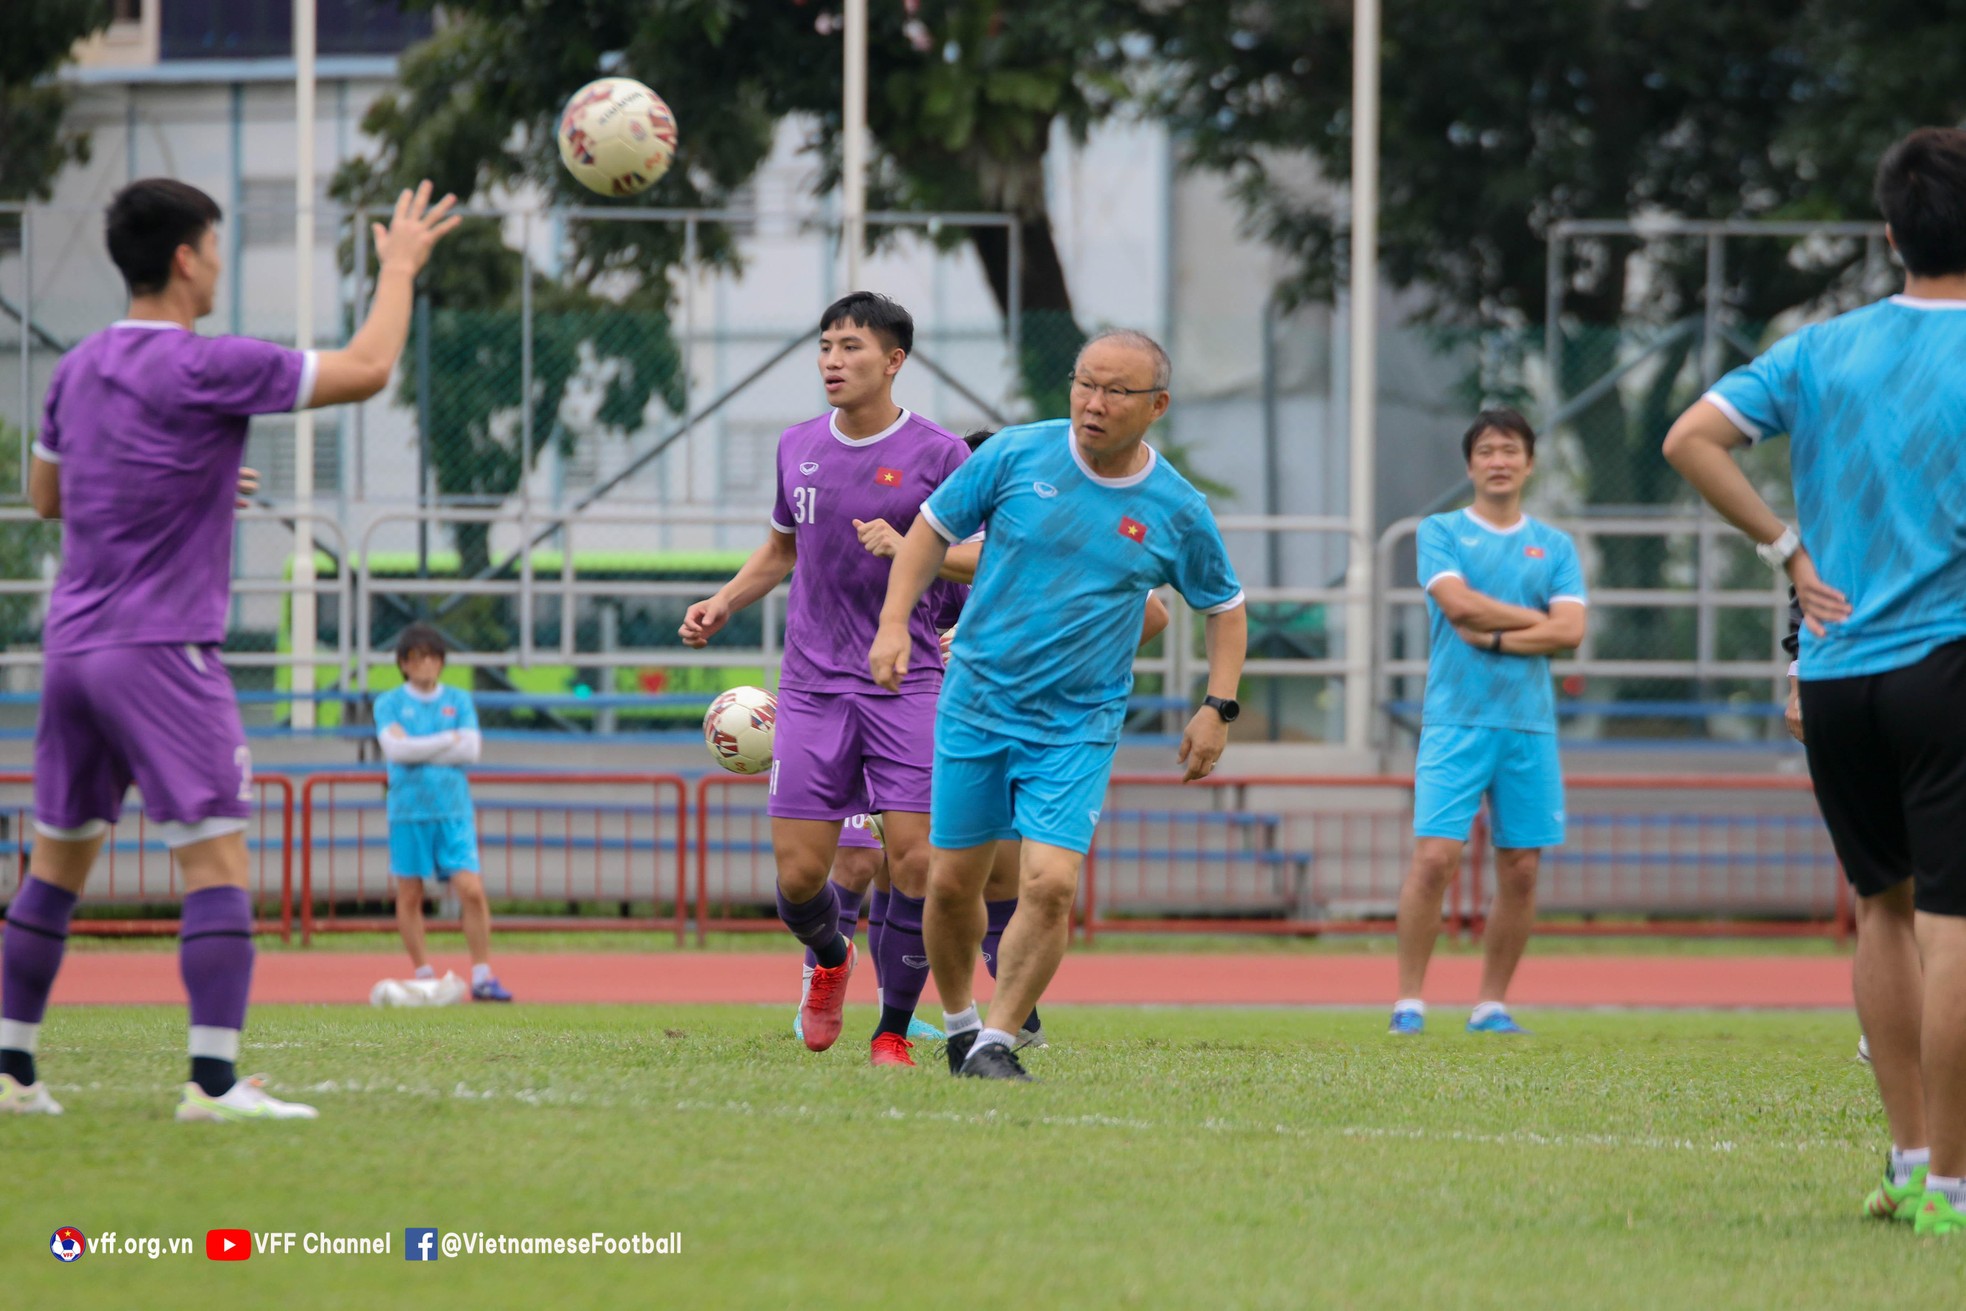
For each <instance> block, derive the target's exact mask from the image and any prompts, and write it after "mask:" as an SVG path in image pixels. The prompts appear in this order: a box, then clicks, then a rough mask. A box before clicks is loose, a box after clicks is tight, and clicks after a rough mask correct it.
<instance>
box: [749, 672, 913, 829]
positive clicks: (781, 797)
mask: <svg viewBox="0 0 1966 1311" xmlns="http://www.w3.org/2000/svg"><path fill="white" fill-rule="evenodd" d="M934 771H935V694H934V693H932V692H930V693H921V694H916V695H902V696H889V695H887V694H886V693H873V692H802V691H800V690H798V689H797V688H780V689H779V691H778V724H777V728H776V730H775V732H774V734H773V744H772V760H771V804H770V807H769V809H770V812H771V814H772V815H773V816H775V817H776V818H779V819H846V818H848V817H849V816H852V815H858V814H860V813H861V812H863V811H868V810H906V811H912V812H914V813H915V814H920V815H926V814H927V813H928V789H929V778H930V777H931V776H932V775H933V773H934Z"/></svg>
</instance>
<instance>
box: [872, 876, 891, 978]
mask: <svg viewBox="0 0 1966 1311" xmlns="http://www.w3.org/2000/svg"><path fill="white" fill-rule="evenodd" d="M888 896H889V894H888V893H885V892H882V891H881V890H880V889H879V888H870V889H868V892H867V955H868V958H869V959H871V960H872V961H873V962H874V986H875V987H877V988H878V987H879V986H880V984H881V939H882V938H884V937H886V936H887V899H888Z"/></svg>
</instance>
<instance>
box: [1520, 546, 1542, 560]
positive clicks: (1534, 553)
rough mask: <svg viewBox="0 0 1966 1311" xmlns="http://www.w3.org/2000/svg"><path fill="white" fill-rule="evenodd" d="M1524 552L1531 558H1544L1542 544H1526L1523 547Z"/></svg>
mask: <svg viewBox="0 0 1966 1311" xmlns="http://www.w3.org/2000/svg"><path fill="white" fill-rule="evenodd" d="M1522 553H1523V554H1524V555H1526V556H1528V557H1529V558H1530V559H1531V560H1540V559H1542V558H1543V548H1542V547H1540V546H1525V547H1523V548H1522Z"/></svg>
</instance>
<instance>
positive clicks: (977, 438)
mask: <svg viewBox="0 0 1966 1311" xmlns="http://www.w3.org/2000/svg"><path fill="white" fill-rule="evenodd" d="M996 435H997V430H996V429H995V428H978V429H977V430H976V431H975V432H972V433H964V434H963V441H965V442H966V443H968V445H969V449H970V450H972V451H973V450H975V449H976V448H977V447H979V446H981V445H982V444H983V443H984V442H987V441H989V440H990V439H991V438H992V437H994V436H996Z"/></svg>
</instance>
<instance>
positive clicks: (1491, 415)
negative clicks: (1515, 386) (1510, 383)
mask: <svg viewBox="0 0 1966 1311" xmlns="http://www.w3.org/2000/svg"><path fill="white" fill-rule="evenodd" d="M1485 432H1504V433H1507V434H1508V435H1509V436H1511V437H1517V438H1520V439H1521V440H1522V450H1523V453H1524V454H1525V455H1527V456H1528V457H1529V458H1530V459H1532V460H1533V459H1535V458H1536V430H1535V429H1534V428H1532V427H1530V426H1529V420H1527V419H1525V418H1523V417H1522V415H1520V414H1519V413H1517V412H1516V411H1514V410H1512V409H1510V408H1509V407H1508V406H1506V405H1502V406H1497V407H1496V408H1495V409H1492V410H1483V411H1482V412H1481V413H1480V414H1477V415H1475V418H1474V422H1473V423H1471V424H1469V425H1468V430H1467V431H1466V432H1464V433H1462V434H1461V462H1462V463H1464V464H1465V463H1467V462H1468V461H1469V460H1472V459H1474V448H1475V443H1476V442H1478V441H1480V440H1481V435H1482V434H1483V433H1485Z"/></svg>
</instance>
